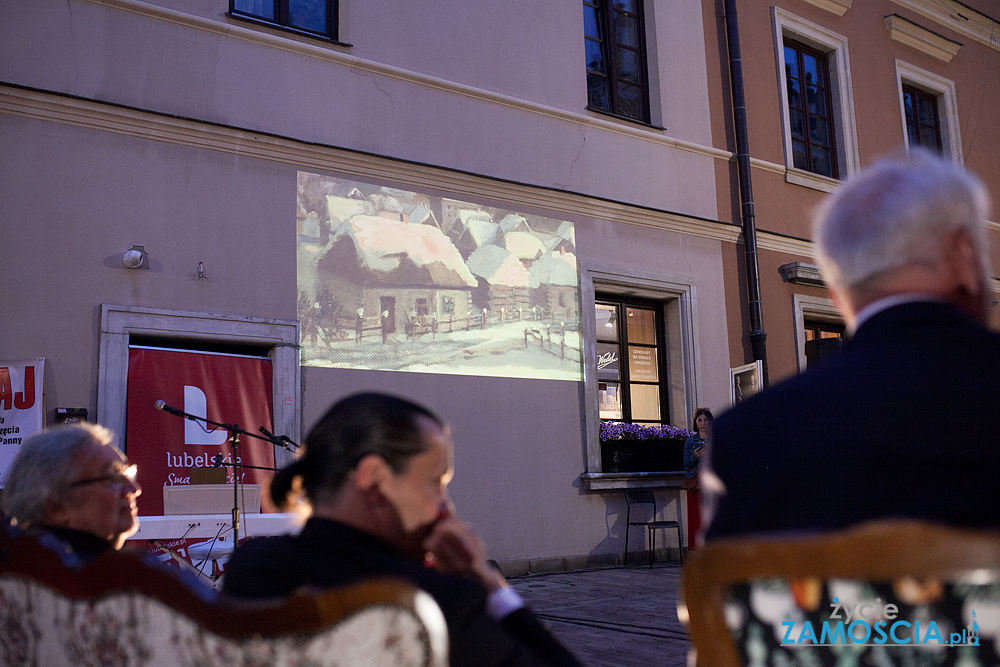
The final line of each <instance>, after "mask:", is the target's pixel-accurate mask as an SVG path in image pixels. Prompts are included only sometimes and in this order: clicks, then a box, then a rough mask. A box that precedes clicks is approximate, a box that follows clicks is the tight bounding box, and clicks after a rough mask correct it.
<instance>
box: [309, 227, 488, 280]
mask: <svg viewBox="0 0 1000 667" xmlns="http://www.w3.org/2000/svg"><path fill="white" fill-rule="evenodd" d="M345 242H349V243H352V244H353V246H354V250H355V253H356V255H357V260H358V266H357V269H359V270H360V271H361V272H362V275H361V276H356V278H358V279H367V280H371V281H374V282H379V283H395V284H398V285H435V286H439V287H460V288H464V287H475V286H476V285H477V282H476V278H475V277H474V276H473V275H472V274H471V273H470V272H469V269H468V267H467V266H466V265H465V262H464V261H462V256H461V255H460V254H459V252H458V249H457V248H455V245H454V244H453V243H452V242H451V240H450V239H449V238H448V237H447V236H445V235H444V233H443V232H442V231H441V230H440V229H438V228H437V227H433V226H431V225H411V224H409V223H405V222H400V221H398V220H390V219H388V218H383V217H377V216H367V215H356V216H354V217H353V218H351V219H350V220H348V221H347V222H345V223H344V224H343V225H341V226H340V228H339V229H338V230H337V233H336V234H335V235H334V237H333V238H331V239H330V243H329V244H328V245H327V248H326V250H325V251H324V252H323V253H321V255H320V258H319V260H318V263H319V264H320V266H322V265H323V258H324V257H325V256H327V255H328V254H329V253H330V251H332V250H333V249H334V248H335V247H336V246H339V245H341V244H343V243H345ZM336 257H337V258H342V257H343V255H342V254H340V253H338V254H336ZM331 262H332V260H331ZM348 268H353V267H334V266H328V267H325V270H331V269H340V271H339V272H341V273H346V269H348Z"/></svg>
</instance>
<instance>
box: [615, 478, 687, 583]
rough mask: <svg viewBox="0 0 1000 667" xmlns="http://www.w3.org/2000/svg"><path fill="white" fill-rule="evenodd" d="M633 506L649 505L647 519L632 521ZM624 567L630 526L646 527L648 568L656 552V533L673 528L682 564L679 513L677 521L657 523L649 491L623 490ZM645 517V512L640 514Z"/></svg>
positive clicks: (651, 493) (654, 499)
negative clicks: (649, 509) (675, 531)
mask: <svg viewBox="0 0 1000 667" xmlns="http://www.w3.org/2000/svg"><path fill="white" fill-rule="evenodd" d="M634 505H649V506H650V507H651V512H650V513H649V519H648V520H647V519H632V507H633V506H634ZM625 506H626V510H625V565H628V534H629V531H630V530H631V528H632V526H645V527H646V542H647V543H648V544H649V567H650V568H652V567H653V555H654V553H655V552H656V531H657V530H665V529H670V528H674V529H676V530H677V548H678V549H679V550H680V554H681V563H683V562H684V545H683V544H682V543H681V522H680V512H679V511H678V513H677V519H678V520H677V521H658V520H657V519H656V497H655V496H654V495H653V491H652V490H651V489H625ZM642 514H643V516H645V512H643V513H642Z"/></svg>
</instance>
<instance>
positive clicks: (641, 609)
mask: <svg viewBox="0 0 1000 667" xmlns="http://www.w3.org/2000/svg"><path fill="white" fill-rule="evenodd" d="M680 576H681V568H680V566H679V565H678V564H676V563H662V564H657V565H656V566H654V567H653V569H651V570H650V569H649V568H648V567H646V566H645V565H641V566H636V567H633V566H629V567H628V568H613V569H605V570H588V571H584V572H559V573H554V574H536V575H528V576H525V577H517V578H512V579H510V584H511V586H513V587H514V588H515V589H516V590H517V592H518V593H520V594H521V596H522V597H523V598H524V599H525V600H526V601H527V603H528V605H529V606H530V607H531V608H532V610H534V612H535V613H536V614H537V615H538V616H539V617H540V618H541V619H542V620H543V621H545V622H546V623H548V624H549V626H550V627H551V628H552V631H553V632H554V633H555V634H556V636H557V637H559V639H560V640H561V641H562V642H563V643H564V644H565V645H566V646H567V647H568V648H569V649H570V650H572V651H573V653H574V654H575V655H576V656H577V657H578V658H579V659H580V661H581V662H583V664H584V665H587V666H588V667H604V666H607V667H611V666H612V665H613V666H615V667H619V666H622V665H624V666H635V667H644V666H646V665H650V666H656V667H685V665H686V664H687V651H688V646H689V643H688V638H687V632H686V631H685V629H684V627H683V626H682V625H681V623H680V621H679V620H678V619H677V592H678V590H679V589H680Z"/></svg>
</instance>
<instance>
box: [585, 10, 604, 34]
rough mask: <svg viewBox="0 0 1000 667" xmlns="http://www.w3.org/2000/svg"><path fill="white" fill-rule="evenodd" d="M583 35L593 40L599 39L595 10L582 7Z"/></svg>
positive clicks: (599, 32)
mask: <svg viewBox="0 0 1000 667" xmlns="http://www.w3.org/2000/svg"><path fill="white" fill-rule="evenodd" d="M583 34H584V35H586V36H587V37H593V38H595V39H600V38H601V31H600V23H599V22H598V20H597V8H596V7H592V6H591V5H588V4H584V5H583Z"/></svg>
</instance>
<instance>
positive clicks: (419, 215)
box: [406, 204, 441, 228]
mask: <svg viewBox="0 0 1000 667" xmlns="http://www.w3.org/2000/svg"><path fill="white" fill-rule="evenodd" d="M406 221H407V222H409V223H411V224H414V225H433V226H435V227H438V228H440V227H441V225H440V224H438V219H437V216H435V215H434V212H433V211H432V210H430V209H429V208H427V207H426V206H424V205H422V204H421V205H419V206H414V207H413V210H412V211H410V213H409V214H408V215H407V216H406Z"/></svg>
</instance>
